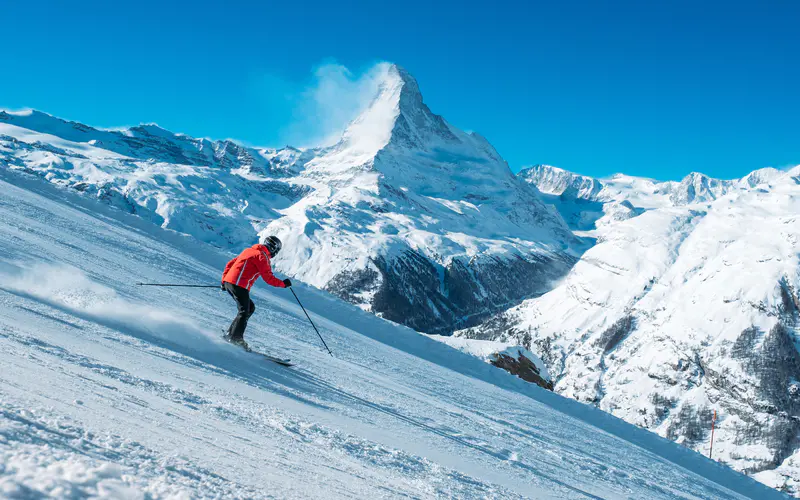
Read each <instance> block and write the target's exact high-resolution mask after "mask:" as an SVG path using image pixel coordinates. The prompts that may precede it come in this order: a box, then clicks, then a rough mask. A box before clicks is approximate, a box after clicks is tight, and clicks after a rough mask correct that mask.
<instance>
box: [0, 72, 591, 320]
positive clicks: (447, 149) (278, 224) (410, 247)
mask: <svg viewBox="0 0 800 500" xmlns="http://www.w3.org/2000/svg"><path fill="white" fill-rule="evenodd" d="M0 165H6V166H8V167H10V168H15V169H21V170H25V171H28V172H33V173H36V174H38V175H41V176H43V177H45V178H46V179H47V180H49V181H51V182H54V183H58V184H60V185H63V186H66V187H69V188H72V189H76V190H79V191H84V192H87V193H88V194H90V195H92V196H96V197H99V198H101V199H105V200H107V201H109V202H110V203H112V204H114V205H116V206H118V207H121V208H123V209H125V210H127V211H129V212H131V213H136V214H138V215H141V216H142V217H145V218H147V219H150V220H151V221H153V222H156V223H157V224H159V225H161V226H162V227H165V228H169V229H174V230H176V231H178V232H181V233H185V234H189V235H191V236H194V237H196V238H198V239H200V240H201V241H205V242H209V243H212V244H215V245H217V246H220V247H223V248H238V247H241V246H242V245H244V244H247V243H251V242H252V241H253V240H255V239H256V234H257V233H258V232H262V231H266V232H269V233H275V234H277V235H279V236H280V237H281V238H282V239H283V240H284V242H285V244H286V245H287V248H288V249H291V250H289V251H286V252H283V253H282V254H281V255H280V256H279V258H278V259H276V265H277V267H278V269H280V270H281V271H284V272H286V273H288V274H289V275H291V276H293V277H295V278H299V279H301V280H303V281H305V282H307V283H310V284H312V285H314V286H317V287H319V288H322V289H326V290H329V291H331V292H333V293H335V294H336V295H338V296H339V297H342V298H345V299H347V300H349V301H350V302H353V303H355V304H358V305H359V306H361V307H362V308H363V309H365V310H370V311H373V312H375V313H377V314H379V315H381V316H383V317H385V318H387V319H390V320H393V321H396V322H399V323H403V324H406V325H409V326H411V327H413V328H415V329H417V330H420V331H426V332H444V333H449V332H451V331H452V330H453V329H455V328H457V327H465V326H470V325H472V324H476V323H477V322H478V321H479V320H481V319H482V318H485V317H486V316H487V314H488V313H492V312H498V311H500V310H503V309H506V308H508V307H510V306H511V305H514V304H517V303H519V302H520V301H521V300H522V299H524V298H527V297H531V296H535V295H538V294H541V293H543V292H544V291H547V290H549V289H550V288H551V283H552V282H553V281H554V280H557V279H558V278H560V277H562V276H563V275H565V274H566V272H567V271H568V270H569V269H570V267H571V266H572V265H573V264H574V262H575V260H576V257H577V256H578V255H579V254H580V251H581V249H582V246H581V242H580V241H579V240H578V239H577V238H576V237H575V236H574V235H573V234H572V233H571V232H570V230H569V228H568V227H567V225H566V224H565V223H564V221H563V220H562V218H561V217H560V216H559V214H558V213H557V212H555V211H553V210H552V209H551V208H549V207H548V206H546V205H545V204H543V203H542V201H541V200H540V198H539V196H538V195H537V193H536V190H535V189H534V188H532V186H530V185H529V184H527V183H524V182H521V181H520V180H519V179H518V178H517V177H515V176H514V175H513V174H512V172H511V171H510V169H509V167H508V165H507V164H506V162H505V161H503V159H502V158H501V157H500V155H499V154H498V153H497V152H496V151H495V150H494V148H493V147H492V146H491V145H490V144H489V143H488V142H487V141H486V140H485V139H484V138H482V137H480V136H479V135H477V134H474V133H465V132H462V131H460V130H458V129H456V128H455V127H453V126H451V125H450V124H448V123H447V122H446V121H445V120H444V119H443V118H442V117H440V116H438V115H435V114H433V113H432V112H431V111H430V110H429V109H428V107H427V106H426V105H425V104H424V102H423V100H422V95H421V94H420V91H419V87H418V85H417V82H416V81H415V80H414V78H413V77H411V76H410V75H409V74H408V73H407V72H406V71H405V70H403V69H402V68H399V67H397V66H395V65H389V64H387V65H385V66H383V67H382V77H381V78H380V85H379V88H378V92H377V95H376V96H375V98H374V100H373V101H372V102H371V104H370V105H369V106H368V107H367V108H366V109H365V110H364V111H363V112H362V113H361V114H360V115H359V116H358V117H357V118H356V119H355V120H354V121H353V122H352V123H351V124H350V126H349V127H348V128H347V130H346V131H345V132H344V134H343V136H342V138H341V140H340V141H339V142H338V143H337V144H335V145H334V146H332V147H329V148H325V149H311V150H298V149H293V148H285V149H281V150H271V149H254V148H246V147H242V146H238V145H236V144H234V143H232V142H231V141H208V140H203V139H193V138H190V137H187V136H185V135H181V134H173V133H171V132H167V131H165V130H163V129H160V128H158V127H157V126H155V125H144V126H139V127H134V128H130V129H123V130H117V131H105V130H97V129H93V128H91V127H87V126H85V125H82V124H78V123H72V122H65V121H63V120H59V119H57V118H54V117H50V116H48V115H45V114H43V113H38V112H25V113H10V112H3V113H2V114H0Z"/></svg>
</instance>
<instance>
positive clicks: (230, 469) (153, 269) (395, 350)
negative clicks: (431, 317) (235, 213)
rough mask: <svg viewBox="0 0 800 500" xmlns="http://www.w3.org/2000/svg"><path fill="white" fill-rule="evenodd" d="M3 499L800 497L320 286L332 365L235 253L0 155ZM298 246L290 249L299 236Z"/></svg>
mask: <svg viewBox="0 0 800 500" xmlns="http://www.w3.org/2000/svg"><path fill="white" fill-rule="evenodd" d="M0 221H1V222H0V356H1V358H0V359H2V369H1V370H0V496H3V497H8V498H38V497H40V496H42V495H45V496H48V495H49V496H52V497H58V498H65V497H67V498H81V497H89V496H98V497H103V498H220V497H226V498H272V497H276V498H396V497H414V498H431V497H448V498H449V497H458V498H517V497H529V498H681V499H683V498H726V499H727V498H759V499H766V498H783V497H784V496H783V495H782V494H780V493H778V492H777V491H775V490H772V489H770V488H768V487H766V486H764V485H762V484H760V483H758V482H756V481H754V480H752V479H750V478H747V477H745V476H742V475H740V474H738V473H736V472H733V471H732V470H730V469H729V468H727V467H725V466H722V465H719V464H716V463H714V462H712V461H710V460H707V459H706V458H704V457H702V456H701V455H699V454H697V453H695V452H693V451H690V450H688V449H685V448H683V447H681V446H679V445H676V444H673V443H671V442H669V441H667V440H665V439H662V438H660V437H658V436H656V435H654V434H651V433H650V432H647V431H645V430H641V429H638V428H636V427H634V426H632V425H629V424H626V423H624V422H622V421H621V420H619V419H617V418H614V417H612V416H610V415H608V414H606V413H604V412H602V411H600V410H598V409H596V408H593V407H591V406H589V405H584V404H581V403H578V402H575V401H571V400H568V399H566V398H563V397H561V396H558V395H556V394H553V393H550V392H548V391H545V390H542V389H540V388H538V387H536V386H534V385H533V384H529V383H526V382H524V381H522V380H519V379H517V378H516V377H513V376H512V375H510V374H507V373H505V372H503V371H501V370H498V369H496V368H493V367H491V366H489V365H488V364H486V363H484V362H482V361H481V360H479V359H477V358H475V357H473V356H470V355H467V354H464V353H461V352H459V351H457V350H455V349H452V348H450V347H448V346H446V345H443V344H441V343H439V342H436V341H433V340H431V339H429V338H427V337H425V336H423V335H420V334H417V333H416V332H414V331H412V330H409V329H406V328H404V327H401V326H398V325H395V324H392V323H389V322H387V321H385V320H382V319H379V318H377V317H375V316H372V315H370V314H368V313H366V312H363V311H361V310H360V309H358V308H357V307H355V306H353V305H349V304H346V303H344V302H342V301H340V300H339V299H336V298H333V297H332V296H330V295H328V294H325V293H323V292H319V291H316V290H314V289H311V288H308V287H303V286H300V287H297V291H298V295H299V296H300V297H301V298H302V299H303V300H304V301H305V303H306V305H307V307H308V309H309V310H310V312H311V314H312V316H313V318H314V319H315V321H316V322H317V323H318V325H319V326H320V329H321V332H322V334H323V335H324V336H325V338H326V340H327V342H328V344H329V345H330V347H331V349H332V350H333V352H334V354H335V355H336V357H331V356H329V355H328V354H327V353H326V352H325V351H324V350H322V349H321V347H320V345H319V340H318V339H317V337H316V335H315V334H314V333H313V331H312V330H311V329H310V327H309V325H308V323H307V320H306V318H305V317H304V316H303V313H302V312H301V311H300V309H299V308H298V307H297V305H296V303H294V302H293V300H294V299H293V298H292V297H291V295H288V294H287V292H286V291H285V290H268V289H267V287H266V286H265V285H264V284H263V283H262V284H259V285H258V286H257V291H256V293H255V295H254V300H255V302H256V307H257V310H256V314H255V316H254V317H253V318H252V319H251V322H250V327H249V330H248V339H249V340H250V342H251V345H252V346H254V347H255V348H257V349H261V350H265V351H269V352H272V353H275V354H279V355H285V356H288V357H291V358H292V359H293V360H295V361H296V362H297V366H296V367H294V368H288V369H287V368H284V367H281V366H277V365H275V364H272V363H269V362H265V361H264V360H263V359H261V358H259V357H257V356H255V355H252V354H248V353H244V352H242V351H239V350H238V349H236V348H234V347H232V346H229V345H227V344H225V343H223V342H222V341H221V340H220V338H219V337H220V336H221V333H222V329H223V328H225V327H226V326H227V324H228V322H229V321H230V319H231V317H232V315H233V312H234V307H233V303H232V301H231V300H230V298H229V297H227V296H226V295H224V294H223V292H221V291H219V290H215V289H170V288H156V287H137V286H135V285H134V283H136V282H137V281H145V282H148V281H155V282H186V283H210V284H214V283H217V282H218V280H219V274H220V269H221V267H222V265H223V264H224V262H225V261H226V260H227V258H229V257H230V256H229V255H228V254H226V253H224V252H222V251H219V250H217V249H215V248H213V247H211V246H208V245H206V244H203V243H200V242H198V241H197V240H195V239H192V238H190V237H187V236H183V235H180V234H177V233H175V232H172V231H169V230H164V229H161V228H158V227H157V226H155V225H153V224H151V223H150V222H148V221H147V220H145V219H143V218H140V217H137V216H134V215H130V214H127V213H125V212H124V211H122V210H117V209H114V208H112V207H109V206H108V205H106V204H103V203H100V202H97V201H93V200H90V199H87V198H85V197H82V196H79V195H78V194H73V193H70V192H68V191H66V190H63V189H59V188H57V187H55V186H52V185H51V184H49V183H46V182H43V181H42V180H40V179H38V178H37V177H35V176H32V175H28V174H24V173H21V172H13V171H11V170H9V169H0ZM285 251H286V252H290V251H291V249H286V250H285Z"/></svg>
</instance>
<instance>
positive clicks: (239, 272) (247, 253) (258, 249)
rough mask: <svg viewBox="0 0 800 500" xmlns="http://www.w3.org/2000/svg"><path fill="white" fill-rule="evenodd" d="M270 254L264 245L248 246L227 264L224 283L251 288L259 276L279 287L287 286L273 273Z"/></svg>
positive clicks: (223, 277) (223, 278)
mask: <svg viewBox="0 0 800 500" xmlns="http://www.w3.org/2000/svg"><path fill="white" fill-rule="evenodd" d="M269 259H270V254H269V250H267V247H265V246H264V245H253V246H251V247H250V248H246V249H245V250H244V251H243V252H242V253H240V254H239V256H238V257H236V258H235V259H232V260H231V261H230V262H228V265H226V266H225V271H224V272H223V273H222V282H223V283H233V284H234V285H237V286H240V287H242V288H247V289H248V290H250V289H251V288H252V287H253V284H255V282H256V280H257V279H258V277H259V276H261V277H262V278H263V279H264V281H266V282H267V283H269V284H270V285H272V286H276V287H278V288H286V285H284V284H283V281H281V280H279V279H278V278H276V277H275V276H274V275H273V274H272V267H271V266H270V265H269Z"/></svg>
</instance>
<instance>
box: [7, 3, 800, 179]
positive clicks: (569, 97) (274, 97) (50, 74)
mask: <svg viewBox="0 0 800 500" xmlns="http://www.w3.org/2000/svg"><path fill="white" fill-rule="evenodd" d="M68 4H69V5H68ZM0 18H2V36H3V39H4V40H5V41H6V43H4V50H3V56H2V58H1V59H0V107H7V108H26V107H32V108H36V109H40V110H42V111H46V112H49V113H51V114H55V115H57V116H60V117H63V118H67V119H72V120H77V121H81V122H85V123H88V124H91V125H95V126H103V127H110V126H120V125H130V124H136V123H140V122H156V123H158V124H160V125H161V126H163V127H166V128H169V129H171V130H174V131H179V132H185V133H188V134H191V135H194V136H206V137H212V138H228V137H230V138H234V139H238V140H241V141H243V142H246V143H248V144H254V145H265V146H281V145H285V144H287V143H292V144H294V145H302V144H308V143H312V142H314V141H317V140H320V139H322V138H324V137H328V136H330V134H332V133H334V132H335V131H336V129H338V128H341V124H342V122H343V121H346V120H347V119H348V118H349V115H350V114H352V113H353V112H354V108H357V107H358V105H359V104H360V102H361V98H362V96H361V95H360V93H359V89H361V85H360V82H361V80H360V77H361V75H362V74H364V73H365V72H367V71H368V70H369V68H371V67H372V66H373V65H374V64H375V63H377V62H378V61H391V62H395V63H398V64H400V65H402V66H404V67H406V68H407V69H408V70H409V71H410V72H411V73H412V74H413V75H414V76H416V78H417V80H418V81H419V83H420V87H421V89H422V92H423V95H424V97H425V101H426V102H427V103H428V105H429V106H430V107H431V109H432V110H433V111H434V112H436V113H438V114H441V115H443V116H444V117H445V118H447V119H448V120H449V121H450V122H451V123H453V124H454V125H456V126H458V127H460V128H463V129H467V130H475V131H477V132H480V133H481V134H482V135H484V136H486V137H487V138H488V139H489V140H490V141H491V142H492V144H494V145H495V147H496V148H497V149H498V151H500V153H501V154H502V155H503V156H504V157H505V158H506V159H507V160H508V162H509V164H510V165H511V167H512V169H514V170H517V169H519V168H520V167H521V166H523V165H529V164H535V163H549V164H553V165H557V166H560V167H563V168H566V169H569V170H573V171H577V172H580V173H584V174H588V175H594V176H605V175H610V174H612V173H615V172H625V173H628V174H633V175H644V176H650V177H656V178H660V179H678V178H680V177H682V176H683V175H685V174H687V173H689V172H691V171H702V172H704V173H707V174H709V175H713V176H716V177H726V178H732V177H738V176H741V175H744V174H746V173H747V172H749V171H751V170H753V169H756V168H761V167H766V166H776V167H780V166H786V165H789V164H798V163H800V91H798V88H800V64H799V61H800V56H798V54H800V31H798V29H797V25H796V23H797V20H798V19H800V2H797V1H794V0H785V1H764V2H737V1H732V2H730V1H729V2H702V1H701V2H689V1H683V0H678V1H669V2H643V1H638V0H637V1H624V0H623V1H617V2H594V1H585V2H582V1H563V2H550V1H548V2H539V1H527V2H503V1H494V2H488V1H484V2H471V1H469V0H466V1H460V2H450V1H437V2H431V1H417V0H408V1H403V2H349V1H346V0H338V1H336V2H320V1H293V2H273V1H266V2H264V1H260V2H259V1H240V2H228V5H225V6H223V5H222V3H221V2H204V1H193V2H173V1H164V0H162V1H158V2H155V1H150V0H144V1H137V2H132V3H131V2H128V3H120V2H59V1H52V2H48V1H28V2H17V1H12V0H0ZM9 42H11V43H9ZM336 96H340V97H339V98H337V97H336Z"/></svg>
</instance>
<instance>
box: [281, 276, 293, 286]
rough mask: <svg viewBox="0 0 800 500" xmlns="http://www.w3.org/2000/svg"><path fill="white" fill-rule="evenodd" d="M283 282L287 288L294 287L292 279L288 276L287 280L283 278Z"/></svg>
mask: <svg viewBox="0 0 800 500" xmlns="http://www.w3.org/2000/svg"><path fill="white" fill-rule="evenodd" d="M283 284H284V286H285V287H286V288H291V287H292V280H290V279H289V278H286V279H285V280H283Z"/></svg>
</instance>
